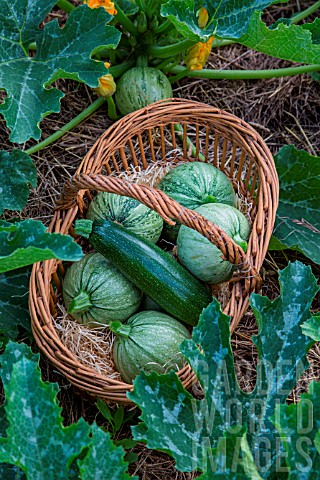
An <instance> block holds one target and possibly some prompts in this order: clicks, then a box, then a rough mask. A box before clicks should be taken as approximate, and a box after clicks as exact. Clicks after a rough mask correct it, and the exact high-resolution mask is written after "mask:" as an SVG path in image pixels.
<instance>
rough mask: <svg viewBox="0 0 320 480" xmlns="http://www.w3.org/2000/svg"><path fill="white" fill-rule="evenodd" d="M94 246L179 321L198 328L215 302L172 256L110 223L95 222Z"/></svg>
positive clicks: (92, 240)
mask: <svg viewBox="0 0 320 480" xmlns="http://www.w3.org/2000/svg"><path fill="white" fill-rule="evenodd" d="M89 240H90V243H91V245H92V246H93V247H94V248H95V249H96V250H97V251H98V252H99V253H101V254H102V255H104V256H105V257H106V258H107V259H108V260H110V261H111V262H112V263H113V264H114V265H115V266H116V267H117V268H118V269H119V270H120V272H121V273H122V274H123V275H125V276H126V277H127V278H128V279H130V280H131V282H132V283H133V284H134V285H136V286H137V287H139V288H140V289H141V290H142V291H143V292H144V293H146V294H147V295H149V297H151V298H152V300H154V301H155V302H157V303H158V304H159V305H160V306H161V307H162V308H163V309H164V310H165V311H167V312H168V313H170V314H171V315H173V316H174V317H176V318H177V319H179V320H181V321H183V322H185V323H188V324H190V325H196V324H197V323H198V321H199V315H200V314H201V312H202V310H203V308H205V307H206V306H207V305H208V304H209V303H210V302H211V300H212V296H211V294H210V293H209V291H208V290H207V288H206V287H205V286H204V285H202V284H201V283H200V282H199V281H198V280H197V279H196V278H194V277H193V276H192V275H191V274H190V273H189V272H188V271H187V270H186V269H185V268H184V267H182V265H180V264H179V263H178V262H176V261H175V260H174V259H173V258H172V257H171V255H169V254H168V253H167V252H164V251H163V250H161V248H159V247H157V246H156V245H154V244H153V243H151V242H149V241H146V240H144V239H142V238H141V237H140V236H138V235H135V234H134V233H132V232H129V231H128V230H126V229H125V228H123V227H122V226H121V225H118V224H116V223H113V222H110V221H108V220H102V221H101V220H99V221H95V222H94V223H93V226H92V232H91V234H90V236H89Z"/></svg>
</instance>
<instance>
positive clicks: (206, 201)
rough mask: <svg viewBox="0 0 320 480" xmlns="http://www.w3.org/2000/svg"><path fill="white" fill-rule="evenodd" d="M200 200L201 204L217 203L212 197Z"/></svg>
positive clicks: (208, 196)
mask: <svg viewBox="0 0 320 480" xmlns="http://www.w3.org/2000/svg"><path fill="white" fill-rule="evenodd" d="M202 200H203V203H218V202H217V199H216V197H215V196H214V195H207V196H206V197H204V198H203V199H202Z"/></svg>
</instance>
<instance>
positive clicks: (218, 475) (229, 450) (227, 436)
mask: <svg viewBox="0 0 320 480" xmlns="http://www.w3.org/2000/svg"><path fill="white" fill-rule="evenodd" d="M246 433H247V431H246V428H245V427H240V428H238V427H236V428H234V429H232V428H231V429H229V430H227V431H226V432H225V433H224V435H223V436H220V437H219V439H218V442H217V447H216V448H214V449H213V450H212V451H211V454H210V450H209V451H208V459H207V465H205V466H204V469H205V470H206V473H204V474H203V475H200V477H199V479H200V480H216V479H218V480H219V479H220V480H226V479H229V480H231V479H232V480H262V477H260V475H259V472H258V469H257V466H256V465H255V463H254V460H253V456H252V453H251V451H250V447H249V444H248V441H247V436H246Z"/></svg>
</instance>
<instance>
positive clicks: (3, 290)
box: [0, 268, 31, 340]
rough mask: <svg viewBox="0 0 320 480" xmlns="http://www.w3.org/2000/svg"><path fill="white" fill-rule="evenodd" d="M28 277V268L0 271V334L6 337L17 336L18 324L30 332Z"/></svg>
mask: <svg viewBox="0 0 320 480" xmlns="http://www.w3.org/2000/svg"><path fill="white" fill-rule="evenodd" d="M29 279H30V268H21V269H18V270H12V271H10V272H6V273H0V334H5V336H6V337H7V338H8V339H9V338H11V339H12V340H15V339H16V338H17V336H18V328H17V327H18V325H20V326H22V327H23V328H24V329H26V330H27V331H28V332H29V333H31V327H30V314H29V309H28V294H29Z"/></svg>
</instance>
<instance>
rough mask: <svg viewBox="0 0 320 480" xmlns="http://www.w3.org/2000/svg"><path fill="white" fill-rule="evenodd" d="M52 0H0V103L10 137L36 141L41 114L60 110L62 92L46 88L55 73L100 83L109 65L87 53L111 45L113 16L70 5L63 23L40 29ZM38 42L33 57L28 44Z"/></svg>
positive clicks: (116, 34)
mask: <svg viewBox="0 0 320 480" xmlns="http://www.w3.org/2000/svg"><path fill="white" fill-rule="evenodd" d="M55 3H56V1H55V0H42V1H41V2H35V1H33V0H12V1H10V2H8V1H7V0H0V23H1V25H2V32H1V39H0V62H1V68H0V88H3V89H5V90H6V93H7V97H6V98H5V100H4V102H3V103H2V104H1V105H0V112H1V113H2V115H3V116H4V117H5V119H6V122H7V126H8V127H9V129H10V130H11V136H10V140H11V141H12V142H17V143H23V142H25V141H26V140H28V139H29V138H30V137H32V138H34V139H36V140H38V139H39V138H40V135H41V130H40V128H39V126H38V125H39V123H40V121H41V119H42V118H43V117H44V116H46V115H48V114H50V113H52V112H59V111H60V100H61V98H62V97H63V93H62V92H61V91H59V90H57V89H56V88H54V87H52V88H49V87H50V85H51V84H52V83H53V82H54V81H55V80H57V79H58V78H71V79H74V80H78V81H81V82H84V83H86V84H88V85H89V86H90V87H97V86H98V78H99V77H101V76H103V75H105V74H106V73H107V70H106V68H105V66H104V64H103V62H97V61H94V60H92V59H91V58H90V57H91V55H92V54H93V53H94V52H97V51H98V50H99V49H100V48H102V47H108V48H115V47H116V46H117V44H118V42H119V39H120V36H121V33H120V32H119V31H118V30H117V29H116V28H114V27H112V26H110V25H106V23H107V22H108V21H110V19H111V18H112V16H111V15H109V14H108V13H107V12H106V11H105V9H103V8H95V9H90V8H89V7H88V6H87V5H82V6H79V7H77V8H76V9H74V10H72V12H71V13H70V14H69V17H68V19H67V22H66V24H65V26H64V28H60V27H59V24H58V22H57V21H56V20H54V21H51V22H49V23H47V24H45V25H44V27H43V29H42V30H40V29H39V24H40V22H41V21H42V20H43V19H44V18H45V16H46V15H47V14H48V13H49V11H50V10H51V8H52V7H53V6H54V5H55ZM33 42H35V43H36V47H37V50H36V54H35V56H30V55H29V46H30V44H31V43H33Z"/></svg>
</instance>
